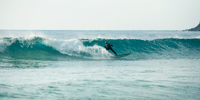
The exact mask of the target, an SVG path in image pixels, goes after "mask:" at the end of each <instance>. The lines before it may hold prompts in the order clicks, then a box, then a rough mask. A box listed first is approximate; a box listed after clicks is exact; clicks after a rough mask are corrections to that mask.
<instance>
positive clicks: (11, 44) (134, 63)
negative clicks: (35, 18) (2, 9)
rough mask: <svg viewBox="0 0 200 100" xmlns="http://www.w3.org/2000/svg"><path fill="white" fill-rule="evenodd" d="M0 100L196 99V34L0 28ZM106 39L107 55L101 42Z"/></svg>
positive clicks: (199, 62)
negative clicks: (116, 56)
mask: <svg viewBox="0 0 200 100" xmlns="http://www.w3.org/2000/svg"><path fill="white" fill-rule="evenodd" d="M0 34H1V36H0V76H1V77H0V99H1V100H16V99H17V100H18V99H19V100H27V99H33V100H34V99H35V100H40V99H45V100H52V99H53V100H55V99H56V100H66V99H80V100H82V99H84V100H91V99H92V100H96V99H97V100H99V99H100V100H102V99H103V100H104V99H105V100H116V99H138V100H141V99H148V100H151V99H152V100H155V99H159V100H160V99H162V100H171V99H175V100H183V99H191V100H199V99H200V95H199V94H200V73H199V72H200V40H199V37H200V33H199V32H187V31H51V30H49V31H9V30H1V31H0ZM105 41H108V42H109V43H111V44H113V45H114V47H115V48H114V50H115V51H116V52H117V53H126V52H132V54H131V55H129V56H127V57H124V58H119V59H113V58H112V54H110V53H109V52H108V51H106V50H105V49H104V48H103V46H104V42H105Z"/></svg>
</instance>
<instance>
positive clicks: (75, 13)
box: [0, 0, 200, 30]
mask: <svg viewBox="0 0 200 100" xmlns="http://www.w3.org/2000/svg"><path fill="white" fill-rule="evenodd" d="M199 22H200V0H0V29H6V30H184V29H188V28H192V27H195V26H197V25H198V24H199Z"/></svg>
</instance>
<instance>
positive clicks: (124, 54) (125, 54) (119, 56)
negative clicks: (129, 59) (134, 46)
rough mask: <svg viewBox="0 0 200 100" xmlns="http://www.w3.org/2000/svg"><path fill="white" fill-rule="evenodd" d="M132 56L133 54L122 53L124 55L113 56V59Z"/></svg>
mask: <svg viewBox="0 0 200 100" xmlns="http://www.w3.org/2000/svg"><path fill="white" fill-rule="evenodd" d="M130 54H131V52H130V53H122V54H118V55H114V56H112V58H121V57H125V56H128V55H130Z"/></svg>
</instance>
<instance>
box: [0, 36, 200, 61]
mask: <svg viewBox="0 0 200 100" xmlns="http://www.w3.org/2000/svg"><path fill="white" fill-rule="evenodd" d="M105 41H107V42H108V43H110V44H112V45H114V50H115V51H116V52H117V53H118V54H120V53H127V52H133V53H132V54H131V55H130V56H127V57H124V58H121V59H126V60H136V59H160V58H200V39H175V38H168V39H155V40H140V39H101V38H99V39H68V40H57V39H49V38H48V39H47V38H42V37H34V38H29V39H25V38H1V39H0V55H1V57H0V58H3V59H28V60H88V59H90V60H91V59H111V58H110V56H112V55H111V54H110V53H109V52H108V51H106V50H105V49H104V45H105Z"/></svg>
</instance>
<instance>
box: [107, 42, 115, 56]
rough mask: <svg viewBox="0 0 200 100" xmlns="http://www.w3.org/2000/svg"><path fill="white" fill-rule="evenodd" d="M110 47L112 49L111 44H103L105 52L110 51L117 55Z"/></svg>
mask: <svg viewBox="0 0 200 100" xmlns="http://www.w3.org/2000/svg"><path fill="white" fill-rule="evenodd" d="M112 47H113V48H114V46H113V45H112V44H109V43H108V42H105V48H106V50H111V51H112V52H113V53H114V54H115V55H117V53H116V52H115V51H114V50H113V49H112Z"/></svg>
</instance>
